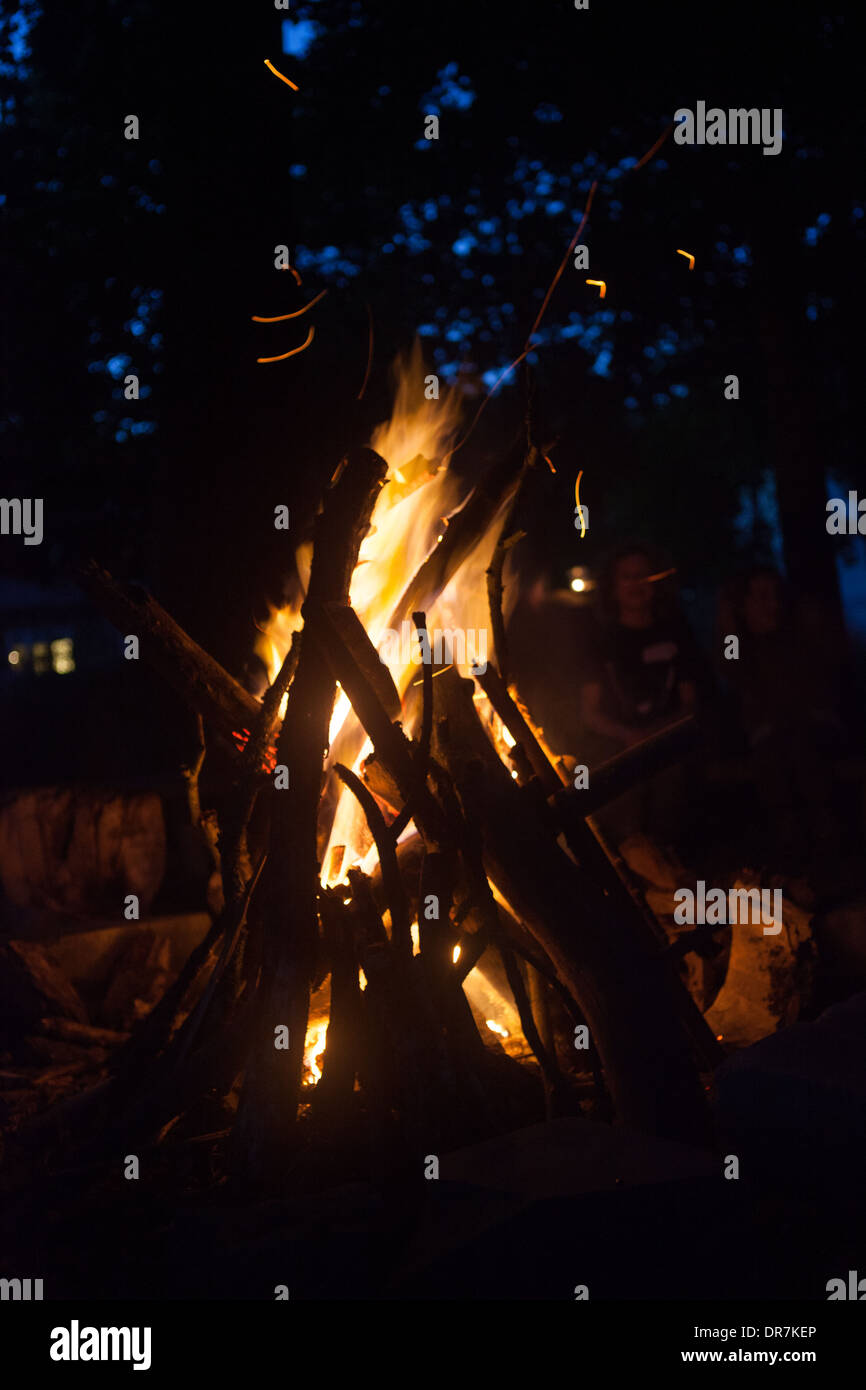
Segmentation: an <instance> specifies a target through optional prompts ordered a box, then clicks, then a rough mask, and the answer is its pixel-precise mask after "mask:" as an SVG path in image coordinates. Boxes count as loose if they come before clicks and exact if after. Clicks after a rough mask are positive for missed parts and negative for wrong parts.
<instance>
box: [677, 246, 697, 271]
mask: <svg viewBox="0 0 866 1390" xmlns="http://www.w3.org/2000/svg"><path fill="white" fill-rule="evenodd" d="M677 255H678V256H687V257H688V261H689V270H694V268H695V258H694V256H693V255H692V253H691V251H679V250H678V251H677Z"/></svg>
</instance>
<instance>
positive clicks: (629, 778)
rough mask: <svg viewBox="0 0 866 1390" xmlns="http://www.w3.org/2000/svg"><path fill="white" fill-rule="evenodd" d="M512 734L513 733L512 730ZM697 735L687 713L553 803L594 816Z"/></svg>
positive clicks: (559, 792) (665, 763)
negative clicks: (586, 784) (577, 788)
mask: <svg viewBox="0 0 866 1390" xmlns="http://www.w3.org/2000/svg"><path fill="white" fill-rule="evenodd" d="M485 689H486V686H485ZM491 703H493V702H492V700H491ZM510 727H511V726H510V725H509V728H510ZM511 732H512V734H514V730H513V729H512V730H511ZM697 734H698V725H697V721H696V720H695V717H694V715H691V714H687V715H686V716H685V717H684V718H683V719H677V720H675V722H674V723H673V724H669V725H668V727H667V728H666V729H661V730H659V732H658V733H656V734H651V735H650V736H649V738H645V739H643V741H642V742H641V743H638V744H636V745H635V747H633V748H627V749H625V751H624V752H622V753H618V754H617V755H616V757H615V758H609V759H608V761H607V762H605V763H600V764H599V765H598V767H595V768H593V770H592V777H591V778H590V785H589V786H588V787H584V788H581V789H580V790H576V789H575V788H573V787H569V788H565V789H562V788H559V789H557V794H556V798H555V800H556V802H557V804H558V805H560V806H573V807H576V808H579V811H580V814H581V815H582V816H590V815H594V814H595V812H596V811H598V810H600V808H601V807H602V806H605V805H606V804H607V802H609V801H612V800H613V799H614V797H617V796H619V795H620V794H621V793H622V792H626V791H628V790H629V789H630V788H631V787H633V786H634V785H635V784H636V783H637V782H642V781H644V779H645V778H647V777H652V776H653V775H654V774H655V773H656V772H660V771H661V770H662V768H665V767H667V766H668V764H669V763H671V762H673V761H674V759H675V758H678V757H679V756H680V755H681V754H683V753H685V752H687V751H688V750H689V749H690V748H692V747H693V745H694V743H695V740H696V738H697ZM515 737H516V735H515Z"/></svg>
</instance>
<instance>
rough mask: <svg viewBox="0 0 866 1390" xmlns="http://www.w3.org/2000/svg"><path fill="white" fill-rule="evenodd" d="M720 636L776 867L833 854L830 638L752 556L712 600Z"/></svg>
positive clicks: (835, 678) (834, 648)
mask: <svg viewBox="0 0 866 1390" xmlns="http://www.w3.org/2000/svg"><path fill="white" fill-rule="evenodd" d="M719 616H720V642H719V646H718V650H719V651H720V652H721V651H722V650H723V645H724V638H725V636H727V635H728V634H734V635H736V636H737V637H738V638H739V657H738V659H737V660H722V661H721V665H722V666H723V667H724V671H723V674H724V676H725V678H726V679H727V680H728V682H729V683H730V685H731V687H732V689H733V691H734V694H735V696H736V699H737V702H738V706H739V715H740V720H741V723H742V726H743V731H744V733H745V736H746V740H747V744H748V749H749V756H750V759H751V763H752V768H753V772H754V778H755V783H756V787H757V792H758V797H759V801H760V804H761V807H762V809H763V811H764V813H765V815H766V817H767V820H768V829H769V831H770V852H771V853H772V854H773V857H774V859H775V860H776V867H777V868H778V869H779V871H780V872H782V873H794V872H795V871H797V870H799V869H802V868H803V867H807V868H808V867H809V866H811V867H815V866H816V865H817V864H818V863H819V862H820V861H821V859H822V858H825V857H826V856H827V854H828V851H830V850H831V849H832V854H831V857H832V858H835V850H836V848H837V847H838V841H839V826H838V823H837V821H836V817H835V815H834V813H833V809H832V799H833V778H832V767H831V760H832V759H833V758H834V757H837V756H839V754H840V753H841V752H842V751H843V750H844V746H845V738H846V732H845V727H844V724H843V722H842V719H841V717H840V713H839V711H840V706H841V698H840V696H841V671H842V662H841V656H840V647H839V644H838V643H836V642H835V641H834V640H833V634H832V631H831V629H830V628H829V627H828V626H827V624H826V623H825V622H824V621H823V619H822V614H821V610H820V608H819V606H818V605H817V604H815V603H814V602H813V601H810V600H808V599H803V600H801V601H800V602H799V603H798V604H794V603H793V602H792V601H791V599H790V597H789V596H788V593H787V590H786V586H785V583H784V580H783V578H782V576H781V575H780V574H779V573H778V571H777V570H776V569H774V568H773V567H772V566H771V565H766V564H757V565H753V566H751V568H749V569H748V570H746V571H745V572H744V573H743V574H741V575H739V576H737V578H736V579H735V580H734V581H733V583H732V584H731V585H730V586H729V589H728V591H727V593H726V594H723V596H722V600H721V603H720V610H719Z"/></svg>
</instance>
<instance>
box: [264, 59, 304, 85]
mask: <svg viewBox="0 0 866 1390" xmlns="http://www.w3.org/2000/svg"><path fill="white" fill-rule="evenodd" d="M265 67H266V68H270V70H271V72H272V73H273V74H274V77H278V78H279V79H280V81H281V82H285V84H286V86H287V87H291V89H292V91H293V92H297V91H299V90H300V89H299V88H298V86H297V85H296V84H295V83H294V82H292V81H291V80H290V78H288V77H284V76H283V74H282V73H281V72H278V71H277V69H276V68H275V67H274V65H273V63H272V62H271V60H270V58H266V59H265Z"/></svg>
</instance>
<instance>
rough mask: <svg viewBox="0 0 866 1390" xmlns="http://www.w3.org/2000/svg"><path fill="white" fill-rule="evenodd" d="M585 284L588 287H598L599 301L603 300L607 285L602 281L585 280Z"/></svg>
mask: <svg viewBox="0 0 866 1390" xmlns="http://www.w3.org/2000/svg"><path fill="white" fill-rule="evenodd" d="M586 283H587V284H588V285H598V286H599V288H600V290H601V294H600V295H599V299H604V297H605V295H606V294H607V284H606V282H605V281H604V280H587V282H586Z"/></svg>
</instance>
